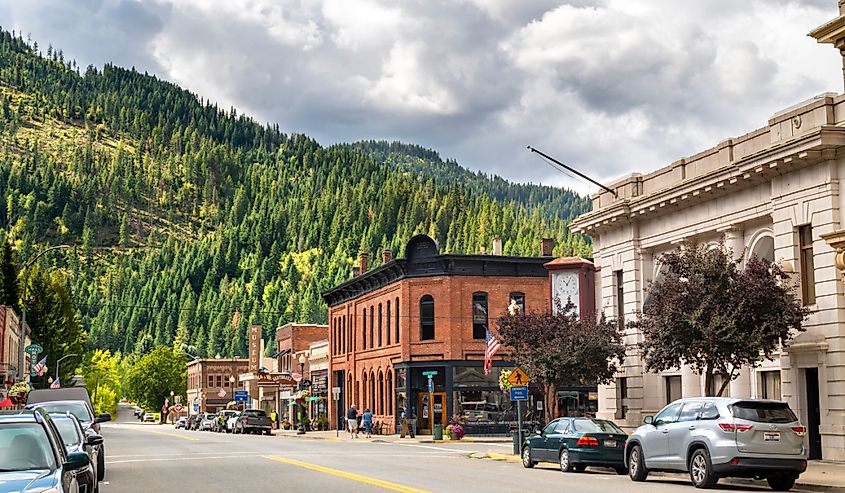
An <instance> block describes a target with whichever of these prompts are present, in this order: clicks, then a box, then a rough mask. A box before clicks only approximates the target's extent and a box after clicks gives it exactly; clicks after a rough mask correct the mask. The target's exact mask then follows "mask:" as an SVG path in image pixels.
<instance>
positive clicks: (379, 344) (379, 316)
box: [378, 303, 382, 347]
mask: <svg viewBox="0 0 845 493" xmlns="http://www.w3.org/2000/svg"><path fill="white" fill-rule="evenodd" d="M381 343H382V339H381V303H379V304H378V347H381Z"/></svg>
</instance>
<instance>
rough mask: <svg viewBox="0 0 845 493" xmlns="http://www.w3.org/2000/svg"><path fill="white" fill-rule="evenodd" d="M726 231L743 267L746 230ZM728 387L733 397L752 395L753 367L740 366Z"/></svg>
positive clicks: (730, 246)
mask: <svg viewBox="0 0 845 493" xmlns="http://www.w3.org/2000/svg"><path fill="white" fill-rule="evenodd" d="M724 233H725V247H726V248H728V249H729V250H730V251H731V255H732V256H733V258H734V259H739V258H742V262H741V264H740V265H739V266H738V267H740V268H742V264H744V263H745V260H747V255H746V254H749V253H750V252H746V249H745V231H743V230H742V228H739V227H737V226H731V227H730V228H728V229H725V230H724ZM728 389H729V392H730V395H731V397H751V369H750V368H740V370H739V376H738V377H737V378H736V379H735V380H733V381H732V382H731V383H730V384H729V385H728ZM717 390H718V389H717Z"/></svg>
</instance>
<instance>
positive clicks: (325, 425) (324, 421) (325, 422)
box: [314, 413, 329, 431]
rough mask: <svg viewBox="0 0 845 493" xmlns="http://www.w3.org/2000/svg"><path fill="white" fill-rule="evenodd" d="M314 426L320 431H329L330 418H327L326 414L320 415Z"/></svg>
mask: <svg viewBox="0 0 845 493" xmlns="http://www.w3.org/2000/svg"><path fill="white" fill-rule="evenodd" d="M314 426H316V427H317V429H318V430H320V431H325V430H328V429H329V418H327V417H326V415H325V414H322V413H321V414H320V415H319V416H317V419H316V420H314Z"/></svg>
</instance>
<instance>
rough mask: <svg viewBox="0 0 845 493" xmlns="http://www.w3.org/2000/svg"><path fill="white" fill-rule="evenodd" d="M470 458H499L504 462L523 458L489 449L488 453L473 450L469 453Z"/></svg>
mask: <svg viewBox="0 0 845 493" xmlns="http://www.w3.org/2000/svg"><path fill="white" fill-rule="evenodd" d="M469 458H470V459H489V460H498V461H504V462H522V459H520V458H519V457H517V456H515V455H508V454H500V453H498V452H493V451H488V452H486V453H482V452H473V453H471V454H469Z"/></svg>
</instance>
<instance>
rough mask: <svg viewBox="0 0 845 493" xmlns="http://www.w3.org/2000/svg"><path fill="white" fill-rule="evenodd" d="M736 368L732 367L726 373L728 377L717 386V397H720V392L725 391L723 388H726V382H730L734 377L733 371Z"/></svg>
mask: <svg viewBox="0 0 845 493" xmlns="http://www.w3.org/2000/svg"><path fill="white" fill-rule="evenodd" d="M736 370H737V368H734V369H732V370H731V372H730V373H729V374H728V378H726V379H725V381H724V382H722V386H721V387H719V393H718V394H716V396H717V397H722V393H724V392H725V388H727V386H728V384H729V383H731V381H732V380H733V379H734V372H735V371H736Z"/></svg>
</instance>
